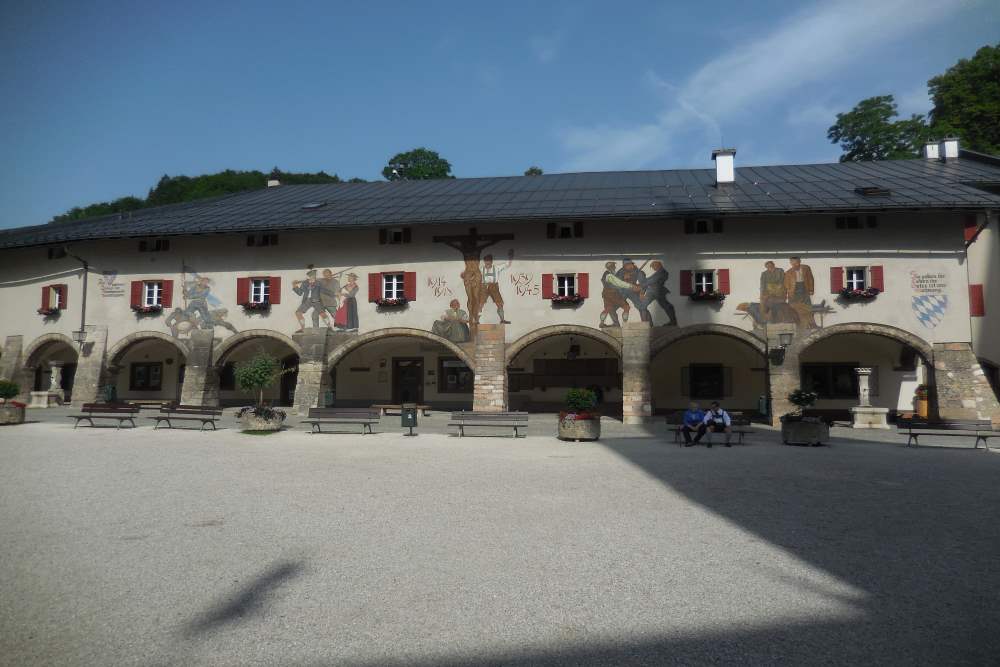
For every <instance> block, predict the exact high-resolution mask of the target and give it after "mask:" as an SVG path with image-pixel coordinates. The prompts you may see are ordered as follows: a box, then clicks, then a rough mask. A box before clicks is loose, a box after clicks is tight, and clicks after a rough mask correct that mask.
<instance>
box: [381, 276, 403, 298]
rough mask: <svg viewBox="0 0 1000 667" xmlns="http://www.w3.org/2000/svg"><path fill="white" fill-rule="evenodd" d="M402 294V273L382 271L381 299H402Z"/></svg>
mask: <svg viewBox="0 0 1000 667" xmlns="http://www.w3.org/2000/svg"><path fill="white" fill-rule="evenodd" d="M403 296H404V291H403V274H402V273H383V274H382V298H383V299H402V298H403Z"/></svg>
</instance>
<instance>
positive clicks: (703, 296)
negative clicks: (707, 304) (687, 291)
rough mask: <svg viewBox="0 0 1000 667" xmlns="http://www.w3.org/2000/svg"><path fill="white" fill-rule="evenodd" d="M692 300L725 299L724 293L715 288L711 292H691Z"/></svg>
mask: <svg viewBox="0 0 1000 667" xmlns="http://www.w3.org/2000/svg"><path fill="white" fill-rule="evenodd" d="M691 300H692V301H725V300H726V295H725V294H723V293H722V292H719V291H717V290H712V291H711V292H705V291H703V290H702V291H698V292H692V293H691Z"/></svg>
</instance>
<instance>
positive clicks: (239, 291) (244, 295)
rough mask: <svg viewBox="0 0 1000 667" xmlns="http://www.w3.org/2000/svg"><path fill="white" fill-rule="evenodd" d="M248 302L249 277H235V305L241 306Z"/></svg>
mask: <svg viewBox="0 0 1000 667" xmlns="http://www.w3.org/2000/svg"><path fill="white" fill-rule="evenodd" d="M248 303H250V279H249V278H237V279H236V305H237V306H243V305H246V304H248Z"/></svg>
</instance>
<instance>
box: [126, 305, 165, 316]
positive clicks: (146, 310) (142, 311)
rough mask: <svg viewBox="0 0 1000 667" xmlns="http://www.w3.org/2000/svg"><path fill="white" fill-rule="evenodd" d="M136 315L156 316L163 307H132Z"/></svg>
mask: <svg viewBox="0 0 1000 667" xmlns="http://www.w3.org/2000/svg"><path fill="white" fill-rule="evenodd" d="M132 310H134V311H135V314H136V315H156V314H157V313H162V312H163V306H132Z"/></svg>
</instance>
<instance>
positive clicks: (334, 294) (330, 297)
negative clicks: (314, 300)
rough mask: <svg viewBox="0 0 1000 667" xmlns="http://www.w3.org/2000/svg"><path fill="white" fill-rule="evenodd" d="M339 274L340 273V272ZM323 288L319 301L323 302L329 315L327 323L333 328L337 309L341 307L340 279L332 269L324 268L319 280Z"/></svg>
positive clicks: (324, 308)
mask: <svg viewBox="0 0 1000 667" xmlns="http://www.w3.org/2000/svg"><path fill="white" fill-rule="evenodd" d="M338 275H339V274H338ZM319 284H320V287H321V288H322V289H321V290H320V293H319V301H320V303H321V304H323V310H325V311H326V313H327V315H329V319H328V320H327V324H328V325H329V326H330V328H333V324H334V321H336V315H337V309H338V308H340V281H339V280H337V276H335V275H334V274H333V271H331V270H330V269H323V277H322V278H321V279H320V281H319Z"/></svg>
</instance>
